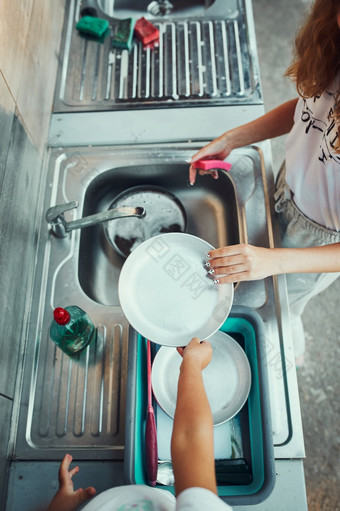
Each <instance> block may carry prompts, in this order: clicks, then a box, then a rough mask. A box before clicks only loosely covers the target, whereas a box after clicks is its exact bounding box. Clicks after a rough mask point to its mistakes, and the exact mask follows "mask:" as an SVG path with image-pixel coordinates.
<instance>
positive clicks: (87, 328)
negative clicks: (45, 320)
mask: <svg viewBox="0 0 340 511" xmlns="http://www.w3.org/2000/svg"><path fill="white" fill-rule="evenodd" d="M53 316H54V319H53V321H52V323H51V327H50V338H51V340H52V341H53V342H55V344H56V345H57V346H58V347H59V348H60V349H61V350H62V351H63V352H64V353H66V355H68V356H69V357H74V356H75V355H78V353H81V352H82V351H83V350H84V349H85V348H86V346H87V345H88V344H89V343H90V342H91V341H92V339H94V338H95V336H96V329H95V327H94V325H93V323H92V321H91V320H90V318H89V316H88V315H87V314H86V312H85V311H83V310H82V309H81V308H80V307H78V306H77V305H70V306H68V307H65V308H62V307H57V308H56V309H54V311H53Z"/></svg>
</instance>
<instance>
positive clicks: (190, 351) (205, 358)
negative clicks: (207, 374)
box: [177, 337, 212, 370]
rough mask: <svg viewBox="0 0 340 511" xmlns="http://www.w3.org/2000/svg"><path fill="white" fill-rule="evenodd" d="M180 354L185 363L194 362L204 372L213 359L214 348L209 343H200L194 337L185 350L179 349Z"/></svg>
mask: <svg viewBox="0 0 340 511" xmlns="http://www.w3.org/2000/svg"><path fill="white" fill-rule="evenodd" d="M177 351H178V353H179V354H180V355H181V356H182V357H183V362H184V361H188V362H192V363H194V364H195V365H197V367H199V369H201V370H203V369H204V368H205V367H206V366H207V365H208V364H209V362H210V360H211V357H212V347H211V344H210V342H208V341H200V340H199V339H198V337H193V338H192V339H191V341H190V342H189V344H188V345H187V346H186V347H185V348H177Z"/></svg>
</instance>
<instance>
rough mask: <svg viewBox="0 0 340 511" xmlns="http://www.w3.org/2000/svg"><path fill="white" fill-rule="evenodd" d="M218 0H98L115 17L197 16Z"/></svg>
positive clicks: (100, 5)
mask: <svg viewBox="0 0 340 511" xmlns="http://www.w3.org/2000/svg"><path fill="white" fill-rule="evenodd" d="M215 2H216V0H171V1H169V0H98V5H99V7H100V9H101V10H102V11H103V12H105V14H107V15H108V16H112V17H114V18H127V17H134V18H140V17H142V16H147V17H150V16H151V17H160V16H161V17H170V16H171V17H186V18H188V17H194V16H195V17H197V16H204V15H205V13H206V12H205V11H206V10H207V9H208V8H209V7H210V6H211V5H212V4H214V3H215Z"/></svg>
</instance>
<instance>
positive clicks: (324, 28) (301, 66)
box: [285, 0, 340, 152]
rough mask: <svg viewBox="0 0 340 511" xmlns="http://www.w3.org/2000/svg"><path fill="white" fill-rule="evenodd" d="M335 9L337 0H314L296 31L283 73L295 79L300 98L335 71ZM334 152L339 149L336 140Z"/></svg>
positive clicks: (338, 108)
mask: <svg viewBox="0 0 340 511" xmlns="http://www.w3.org/2000/svg"><path fill="white" fill-rule="evenodd" d="M339 10H340V0H315V2H314V3H313V5H312V7H311V9H310V11H309V13H308V15H307V17H306V19H305V22H304V24H303V25H302V26H301V28H300V29H299V31H298V33H297V36H296V38H295V48H294V57H293V62H292V64H291V65H290V66H289V67H288V69H287V71H286V72H285V76H289V77H290V78H292V80H293V81H295V84H296V88H297V91H298V93H299V95H300V96H302V97H303V98H312V97H315V96H319V95H320V94H322V93H323V92H325V91H326V90H327V87H329V86H330V85H331V83H332V82H333V80H334V79H335V77H336V75H337V74H338V72H339V69H340V29H339V27H338V24H337V13H338V11H339ZM332 92H333V93H334V94H335V101H336V105H335V110H334V118H335V120H336V122H337V123H339V124H340V88H339V89H338V90H337V91H332ZM339 134H340V132H339ZM336 151H337V152H340V143H339V146H338V147H336Z"/></svg>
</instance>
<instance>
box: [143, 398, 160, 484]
mask: <svg viewBox="0 0 340 511" xmlns="http://www.w3.org/2000/svg"><path fill="white" fill-rule="evenodd" d="M145 458H146V473H147V477H148V483H149V484H150V486H155V485H156V481H157V469H158V447H157V430H156V421H155V414H154V411H153V408H152V406H151V407H149V406H148V412H147V415H146V425H145Z"/></svg>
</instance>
